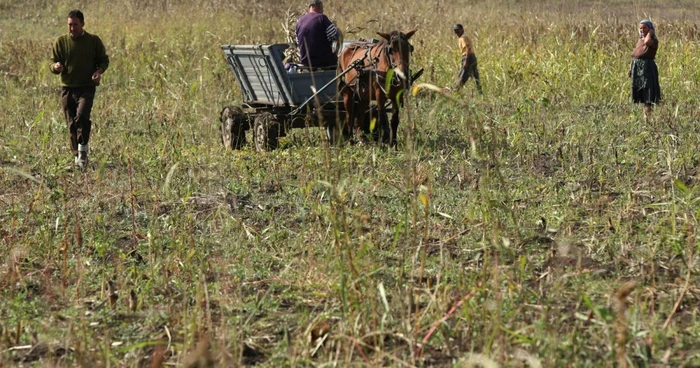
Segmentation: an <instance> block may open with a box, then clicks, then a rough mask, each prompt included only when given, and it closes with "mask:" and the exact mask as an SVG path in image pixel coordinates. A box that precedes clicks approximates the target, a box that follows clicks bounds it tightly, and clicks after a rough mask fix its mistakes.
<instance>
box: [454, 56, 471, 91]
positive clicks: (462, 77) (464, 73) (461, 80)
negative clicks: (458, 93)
mask: <svg viewBox="0 0 700 368" xmlns="http://www.w3.org/2000/svg"><path fill="white" fill-rule="evenodd" d="M466 58H467V57H466V56H462V61H461V64H460V68H459V73H458V74H457V89H460V88H462V86H463V85H465V84H466V83H467V81H468V80H469V70H468V69H464V62H465V60H466Z"/></svg>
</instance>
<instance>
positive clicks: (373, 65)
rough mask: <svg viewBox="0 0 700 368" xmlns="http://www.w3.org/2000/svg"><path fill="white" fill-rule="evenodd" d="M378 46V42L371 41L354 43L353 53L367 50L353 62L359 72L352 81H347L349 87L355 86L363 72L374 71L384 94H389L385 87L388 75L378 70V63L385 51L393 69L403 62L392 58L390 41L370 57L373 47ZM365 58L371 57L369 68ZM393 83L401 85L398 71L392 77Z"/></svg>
mask: <svg viewBox="0 0 700 368" xmlns="http://www.w3.org/2000/svg"><path fill="white" fill-rule="evenodd" d="M376 46H378V45H377V44H376V43H370V42H361V43H356V44H354V45H353V47H354V50H353V55H354V53H355V52H356V51H357V50H358V49H363V50H365V54H364V55H363V56H362V58H361V59H357V60H355V61H353V62H352V64H351V66H352V67H354V68H355V70H357V72H358V73H357V75H356V76H355V78H354V80H353V81H352V82H350V83H347V85H348V86H349V87H354V86H355V85H356V84H357V82H358V79H359V77H360V76H361V75H363V73H372V72H374V76H375V78H376V79H377V85H378V86H379V88H380V89H381V90H382V92H383V93H384V94H387V91H386V90H385V89H384V84H385V81H386V75H380V74H379V73H378V72H377V68H378V63H379V60H380V58H381V57H382V53H384V56H385V58H386V61H387V63H388V64H389V66H390V68H391V69H395V68H396V67H398V66H399V65H400V64H401V63H395V62H394V60H393V59H392V57H391V44H390V43H389V42H386V43H385V45H384V46H383V47H381V48H380V49H379V52H378V53H377V55H376V56H374V57H370V56H371V53H372V49H373V48H374V47H376ZM368 57H369V58H368ZM365 59H369V68H365V63H364V60H365ZM391 85H392V86H393V87H398V86H400V85H401V77H400V76H399V75H397V73H393V75H392V78H391Z"/></svg>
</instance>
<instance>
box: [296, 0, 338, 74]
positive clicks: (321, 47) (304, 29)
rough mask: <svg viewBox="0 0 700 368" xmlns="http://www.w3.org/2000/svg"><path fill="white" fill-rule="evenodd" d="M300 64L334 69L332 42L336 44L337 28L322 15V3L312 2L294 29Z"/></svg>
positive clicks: (318, 1)
mask: <svg viewBox="0 0 700 368" xmlns="http://www.w3.org/2000/svg"><path fill="white" fill-rule="evenodd" d="M296 34H297V44H299V54H300V56H301V64H302V65H305V66H308V67H312V68H322V67H330V66H333V67H335V66H336V64H338V56H337V55H336V53H335V52H333V42H334V41H335V42H338V38H339V37H338V35H339V33H338V28H336V26H335V25H334V24H333V23H332V22H331V20H330V19H328V17H327V16H326V15H324V14H323V2H322V1H321V0H312V1H311V3H309V12H308V13H306V14H304V15H302V16H301V17H300V18H299V21H298V22H297V27H296Z"/></svg>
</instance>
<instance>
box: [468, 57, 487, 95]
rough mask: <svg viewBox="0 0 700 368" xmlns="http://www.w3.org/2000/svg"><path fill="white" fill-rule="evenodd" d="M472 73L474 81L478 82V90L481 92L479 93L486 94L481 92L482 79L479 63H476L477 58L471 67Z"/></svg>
mask: <svg viewBox="0 0 700 368" xmlns="http://www.w3.org/2000/svg"><path fill="white" fill-rule="evenodd" d="M469 69H470V73H469V74H471V76H472V77H474V81H475V82H476V89H477V91H479V93H481V94H483V93H484V92H483V91H482V90H481V79H480V78H479V68H478V63H477V61H476V57H475V58H474V62H473V63H471V65H470V66H469Z"/></svg>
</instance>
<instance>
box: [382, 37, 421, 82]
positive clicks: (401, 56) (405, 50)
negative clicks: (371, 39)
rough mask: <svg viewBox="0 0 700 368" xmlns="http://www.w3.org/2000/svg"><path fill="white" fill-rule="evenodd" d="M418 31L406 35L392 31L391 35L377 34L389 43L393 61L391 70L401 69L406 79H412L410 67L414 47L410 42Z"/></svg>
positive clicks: (388, 51) (390, 56)
mask: <svg viewBox="0 0 700 368" xmlns="http://www.w3.org/2000/svg"><path fill="white" fill-rule="evenodd" d="M416 31H417V30H416V29H414V30H412V31H409V32H406V33H403V32H399V31H392V32H391V33H382V32H377V34H378V35H380V36H382V38H384V39H385V40H386V41H387V43H388V49H387V54H388V55H389V60H390V61H391V68H399V70H401V72H402V73H403V75H404V77H405V78H409V77H410V76H409V75H408V72H409V71H408V65H409V58H410V55H411V52H413V45H411V44H410V43H409V42H408V40H409V39H410V38H411V36H413V34H414V33H416Z"/></svg>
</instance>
